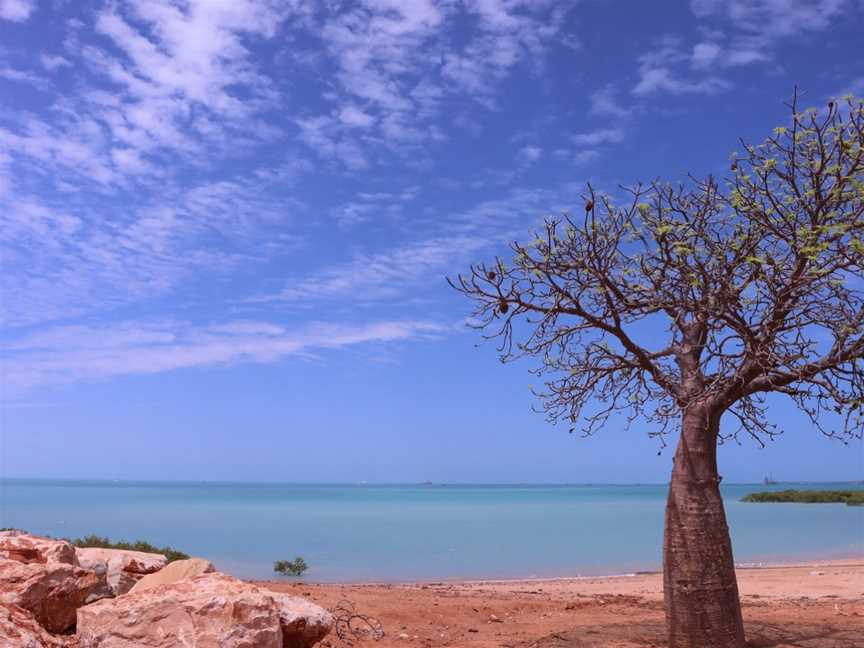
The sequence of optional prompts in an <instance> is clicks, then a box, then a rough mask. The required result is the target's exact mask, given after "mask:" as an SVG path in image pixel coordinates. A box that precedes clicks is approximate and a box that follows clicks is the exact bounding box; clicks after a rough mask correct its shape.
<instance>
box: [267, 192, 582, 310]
mask: <svg viewBox="0 0 864 648" xmlns="http://www.w3.org/2000/svg"><path fill="white" fill-rule="evenodd" d="M581 189H582V185H581V183H578V182H572V183H568V184H565V185H562V186H559V187H556V188H554V189H544V190H540V189H531V190H526V189H522V190H512V191H510V192H509V193H508V194H507V195H506V196H504V197H502V198H500V199H496V200H487V201H483V202H481V203H479V204H478V205H475V206H474V207H472V208H470V209H467V210H464V211H460V212H456V213H455V214H454V215H453V216H451V217H449V218H447V220H446V223H447V226H446V233H445V234H442V235H440V236H431V237H428V238H421V239H415V240H411V241H407V242H405V243H404V244H402V245H396V246H391V247H388V248H386V249H384V250H381V251H378V252H374V253H359V254H356V255H354V257H353V258H352V259H351V260H349V261H346V262H344V263H337V264H333V265H331V266H327V267H323V268H321V269H319V270H318V271H316V272H314V273H310V274H308V275H305V276H297V277H291V278H289V280H288V281H286V282H285V285H284V287H283V288H282V289H281V290H279V291H277V292H273V293H270V294H266V295H260V296H257V297H254V298H252V299H251V300H250V302H252V303H272V302H282V303H286V304H288V305H290V306H292V307H295V308H306V307H309V306H311V305H312V304H318V303H322V302H327V301H338V302H339V303H340V304H341V305H343V306H346V305H369V304H374V303H376V302H382V301H392V300H397V299H400V298H402V297H403V296H405V295H406V294H410V293H411V292H412V291H414V290H416V288H417V287H418V286H422V293H423V294H424V295H430V294H434V293H435V292H437V291H439V290H446V289H447V288H446V281H445V279H446V277H447V276H453V275H455V274H456V273H458V272H460V271H463V270H464V269H465V268H466V267H467V264H468V263H470V262H471V261H474V260H476V258H477V256H478V255H479V254H483V253H488V252H489V251H490V250H495V249H498V248H500V246H501V245H502V244H503V243H506V242H507V241H508V240H510V239H512V238H514V237H521V236H523V235H524V234H525V232H526V231H527V229H528V228H529V227H530V225H531V224H533V223H537V222H539V220H541V219H542V217H543V215H544V214H549V213H560V212H562V211H566V210H567V209H568V208H569V207H570V206H572V205H573V204H574V203H575V201H576V199H577V196H578V195H579V192H580V191H581Z"/></svg>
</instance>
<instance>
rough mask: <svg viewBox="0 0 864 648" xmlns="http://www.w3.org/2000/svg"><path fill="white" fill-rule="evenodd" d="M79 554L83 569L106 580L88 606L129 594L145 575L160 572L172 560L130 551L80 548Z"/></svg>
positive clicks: (77, 551) (76, 551) (103, 580)
mask: <svg viewBox="0 0 864 648" xmlns="http://www.w3.org/2000/svg"><path fill="white" fill-rule="evenodd" d="M75 554H76V556H77V558H78V564H79V565H81V567H83V568H85V569H90V570H92V571H94V572H96V574H98V575H99V576H100V577H101V578H102V585H101V586H100V587H99V588H98V590H97V591H95V592H94V593H93V594H92V595H91V597H90V599H89V600H88V601H87V602H88V603H90V602H92V601H96V600H98V599H100V598H105V597H107V596H120V595H121V594H125V593H126V592H128V591H129V590H130V589H132V587H133V586H134V585H135V584H136V583H137V582H138V581H139V580H140V579H141V578H142V577H143V576H144V575H146V574H152V573H154V572H157V571H159V570H160V569H162V568H163V567H165V565H167V564H168V559H167V558H166V557H165V556H163V555H162V554H155V553H145V552H143V551H129V550H126V549H100V548H95V547H86V548H82V547H78V548H77V549H76V550H75Z"/></svg>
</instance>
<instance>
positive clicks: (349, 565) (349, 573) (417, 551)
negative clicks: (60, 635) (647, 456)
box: [0, 480, 864, 581]
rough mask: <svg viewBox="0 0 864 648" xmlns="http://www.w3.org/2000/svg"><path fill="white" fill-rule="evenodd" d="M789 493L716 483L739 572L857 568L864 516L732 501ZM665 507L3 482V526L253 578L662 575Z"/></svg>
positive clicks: (573, 498) (547, 492) (443, 490)
mask: <svg viewBox="0 0 864 648" xmlns="http://www.w3.org/2000/svg"><path fill="white" fill-rule="evenodd" d="M788 487H791V485H788V484H778V485H775V486H771V487H764V486H762V485H736V484H729V485H724V487H723V494H724V496H725V498H726V507H727V509H726V510H727V514H728V517H729V524H730V527H731V529H732V537H733V544H734V550H735V558H736V560H737V561H738V562H739V563H752V562H772V561H789V560H798V559H821V558H846V557H859V558H861V557H864V507H849V506H845V505H842V504H745V503H742V502H740V501H738V500H740V498H741V497H742V496H743V495H745V494H746V493H749V492H752V491H754V490H766V488H772V489H781V488H788ZM807 487H816V486H813V485H809V486H807ZM818 487H819V488H832V487H838V488H839V487H845V488H849V486H848V485H834V484H820V485H819V486H818ZM858 488H860V486H859V487H858ZM665 497H666V487H665V486H659V485H658V486H655V485H649V486H608V485H601V486H581V485H580V486H563V485H562V486H547V485H542V486H541V485H537V486H534V485H525V486H521V485H520V486H513V485H488V486H480V485H446V486H438V485H427V486H420V485H380V486H379V485H335V484H334V485H313V484H308V485H304V484H248V483H193V482H181V483H178V482H108V481H53V480H4V481H2V482H0V527H16V528H23V529H27V530H29V531H32V532H34V533H40V534H46V535H52V536H66V537H75V536H82V535H87V534H91V533H95V534H98V535H104V536H109V537H111V538H112V539H121V538H123V539H138V538H141V539H146V540H149V541H151V542H153V543H154V544H159V545H162V544H170V545H173V546H175V547H177V548H178V549H181V550H184V551H186V552H187V553H191V554H195V555H200V556H204V557H207V558H209V559H210V560H212V561H213V562H214V563H216V565H217V567H219V568H220V569H222V570H224V571H227V572H229V573H233V574H235V575H238V576H241V577H250V578H251V577H271V576H272V575H273V574H272V571H271V567H272V563H273V561H274V560H277V559H283V558H284V559H291V558H294V557H295V556H298V555H300V556H303V557H304V558H305V559H306V562H308V563H309V565H310V566H311V568H310V570H309V572H307V574H306V579H307V580H318V581H401V580H445V579H458V578H525V577H550V576H574V575H597V574H614V573H626V572H633V571H638V570H650V569H657V568H658V567H659V565H660V546H661V539H662V524H663V508H664V503H665Z"/></svg>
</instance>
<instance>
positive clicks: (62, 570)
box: [0, 560, 99, 632]
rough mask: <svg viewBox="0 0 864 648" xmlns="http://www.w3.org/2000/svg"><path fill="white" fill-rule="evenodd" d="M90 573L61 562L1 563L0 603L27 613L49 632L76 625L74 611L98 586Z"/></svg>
mask: <svg viewBox="0 0 864 648" xmlns="http://www.w3.org/2000/svg"><path fill="white" fill-rule="evenodd" d="M98 584H99V577H98V576H97V575H96V574H95V573H94V572H92V571H89V570H86V569H81V568H80V567H77V566H76V565H68V564H64V563H48V564H34V563H22V562H17V561H14V560H0V603H9V604H12V605H18V606H20V607H22V608H24V609H25V610H28V611H30V612H31V613H32V614H33V616H34V617H35V618H36V620H37V621H38V622H39V623H41V624H42V627H44V628H45V629H46V630H48V631H49V632H65V631H66V630H68V629H69V628H71V627H72V626H74V625H75V612H76V610H77V609H78V608H79V607H81V606H82V605H83V604H84V601H86V600H87V597H88V596H89V595H90V593H91V592H92V591H93V590H94V589H95V588H96V587H97V586H98Z"/></svg>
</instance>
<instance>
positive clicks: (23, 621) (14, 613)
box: [0, 603, 78, 648]
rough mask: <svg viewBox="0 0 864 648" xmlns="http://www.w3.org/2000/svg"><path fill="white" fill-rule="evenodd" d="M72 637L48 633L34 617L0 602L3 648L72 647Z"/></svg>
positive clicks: (73, 641) (76, 642)
mask: <svg viewBox="0 0 864 648" xmlns="http://www.w3.org/2000/svg"><path fill="white" fill-rule="evenodd" d="M77 644H78V641H77V640H76V639H75V638H74V637H55V636H53V635H50V634H48V633H47V632H46V631H45V628H43V627H42V626H41V625H39V622H38V621H36V618H35V617H34V616H33V615H32V614H30V612H28V611H27V610H25V609H24V608H21V607H18V606H17V605H8V604H6V603H0V646H3V647H4V648H12V647H13V646H14V648H73V646H77Z"/></svg>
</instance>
